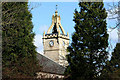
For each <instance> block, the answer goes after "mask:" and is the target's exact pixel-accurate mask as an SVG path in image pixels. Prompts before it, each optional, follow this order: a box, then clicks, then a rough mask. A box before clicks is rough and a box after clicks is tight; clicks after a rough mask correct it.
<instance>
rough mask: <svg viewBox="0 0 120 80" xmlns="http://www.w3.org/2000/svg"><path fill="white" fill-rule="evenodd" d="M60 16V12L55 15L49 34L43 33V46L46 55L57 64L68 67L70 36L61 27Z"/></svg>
mask: <svg viewBox="0 0 120 80" xmlns="http://www.w3.org/2000/svg"><path fill="white" fill-rule="evenodd" d="M60 20H61V18H60V15H59V16H58V11H57V10H56V11H55V15H54V14H53V16H52V24H51V26H50V27H49V29H48V31H47V33H45V32H44V33H43V46H44V55H45V56H46V57H48V58H49V59H51V60H53V61H55V62H56V63H58V64H60V65H63V66H66V65H67V61H66V55H67V54H68V52H67V50H66V49H67V47H68V46H69V34H68V33H67V35H66V34H65V31H64V29H63V27H62V25H61V21H60Z"/></svg>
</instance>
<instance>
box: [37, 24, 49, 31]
mask: <svg viewBox="0 0 120 80" xmlns="http://www.w3.org/2000/svg"><path fill="white" fill-rule="evenodd" d="M48 28H49V26H47V25H43V26H40V28H39V31H43V32H44V31H45V32H47V30H48Z"/></svg>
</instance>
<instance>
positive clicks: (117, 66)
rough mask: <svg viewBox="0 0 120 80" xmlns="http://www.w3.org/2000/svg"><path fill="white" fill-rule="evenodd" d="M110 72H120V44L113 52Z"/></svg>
mask: <svg viewBox="0 0 120 80" xmlns="http://www.w3.org/2000/svg"><path fill="white" fill-rule="evenodd" d="M110 70H111V72H110V73H114V72H116V71H119V70H120V43H117V45H116V47H115V49H114V52H112V57H111V60H110ZM119 75H120V74H119ZM119 77H120V76H119Z"/></svg>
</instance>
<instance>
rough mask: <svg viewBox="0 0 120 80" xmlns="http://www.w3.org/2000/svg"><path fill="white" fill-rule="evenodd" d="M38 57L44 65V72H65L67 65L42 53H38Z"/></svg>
mask: <svg viewBox="0 0 120 80" xmlns="http://www.w3.org/2000/svg"><path fill="white" fill-rule="evenodd" d="M37 59H38V60H39V64H40V65H41V66H42V71H43V72H48V73H53V74H61V75H63V74H64V71H65V67H64V66H62V65H60V64H58V63H56V62H54V61H52V60H51V59H49V58H47V57H45V56H44V55H42V54H39V53H37Z"/></svg>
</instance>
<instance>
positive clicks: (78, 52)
mask: <svg viewBox="0 0 120 80" xmlns="http://www.w3.org/2000/svg"><path fill="white" fill-rule="evenodd" d="M79 7H80V11H79V12H78V11H77V10H75V13H74V19H73V21H74V22H75V26H74V28H75V32H74V34H73V35H72V43H71V45H70V46H69V47H68V51H69V52H70V54H68V55H67V60H68V63H69V66H68V67H67V69H66V72H65V74H67V75H69V78H68V79H70V80H90V79H91V80H93V79H94V78H98V77H99V75H100V73H101V72H102V70H103V67H104V65H105V62H106V61H107V58H108V56H107V55H108V52H107V51H106V48H107V46H108V34H107V29H106V27H107V24H106V17H107V13H106V10H105V8H104V4H103V2H80V3H79Z"/></svg>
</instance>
